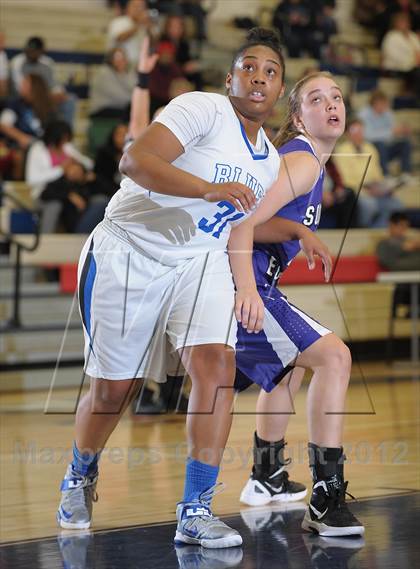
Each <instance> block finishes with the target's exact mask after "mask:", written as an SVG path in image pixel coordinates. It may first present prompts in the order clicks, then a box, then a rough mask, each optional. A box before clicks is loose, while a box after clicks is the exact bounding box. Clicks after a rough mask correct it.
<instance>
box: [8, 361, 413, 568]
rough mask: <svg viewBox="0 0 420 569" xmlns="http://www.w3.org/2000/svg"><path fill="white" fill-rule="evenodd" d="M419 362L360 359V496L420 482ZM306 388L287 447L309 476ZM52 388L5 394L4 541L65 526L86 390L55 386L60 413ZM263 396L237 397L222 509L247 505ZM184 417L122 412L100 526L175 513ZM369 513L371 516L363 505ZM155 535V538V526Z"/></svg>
mask: <svg viewBox="0 0 420 569" xmlns="http://www.w3.org/2000/svg"><path fill="white" fill-rule="evenodd" d="M418 372H419V370H416V373H414V372H413V368H408V367H402V368H392V367H390V366H384V365H372V364H363V365H362V366H361V369H358V368H357V366H354V374H353V381H352V384H351V387H350V390H349V396H348V407H347V411H348V413H349V414H348V416H347V418H346V427H345V441H346V443H347V448H346V454H347V458H348V460H347V464H346V478H347V479H350V486H349V491H350V492H351V493H352V494H354V495H355V496H356V497H358V498H372V497H378V496H383V495H395V496H398V495H400V494H401V493H407V492H415V491H418V490H420V484H419V424H420V423H419V405H418V403H419V382H418V376H419V373H418ZM75 373H78V371H77V370H75ZM361 373H362V374H363V376H364V379H362V378H361ZM416 377H417V380H416ZM305 391H306V387H305V386H303V388H302V390H301V392H300V393H299V395H298V397H297V400H296V405H295V412H296V413H295V415H294V416H293V417H292V419H291V423H290V429H289V434H288V437H287V440H288V443H289V444H288V447H287V450H288V452H289V455H290V456H291V457H292V458H293V467H292V469H291V477H292V478H293V479H295V480H299V481H302V482H305V483H306V484H307V485H308V486H309V484H310V477H309V470H308V468H307V458H306V441H307V437H306V421H305ZM46 395H47V394H46V392H44V391H42V392H41V391H40V392H36V393H33V392H32V393H28V392H27V393H19V394H4V395H2V399H1V407H2V411H3V413H2V417H1V464H0V480H1V494H0V501H1V520H0V528H1V540H2V542H11V541H22V540H28V539H33V538H44V537H47V536H51V537H54V536H56V535H57V531H58V528H57V527H56V523H55V510H56V507H57V503H58V499H59V490H58V488H59V484H60V481H61V478H62V476H63V473H64V470H65V467H66V464H67V462H68V457H69V453H70V450H71V444H72V438H73V419H74V417H73V414H72V413H68V411H69V409H70V410H71V409H73V408H74V403H75V401H76V396H77V391H76V390H62V391H59V393H58V394H55V401H54V409H55V411H56V412H55V413H51V414H44V412H43V409H44V406H45V401H46ZM256 396H257V391H255V390H250V391H248V392H245V393H243V394H241V395H240V396H239V397H238V399H237V401H236V405H235V416H234V420H233V428H232V432H231V435H230V438H229V442H228V448H227V450H226V453H225V461H224V464H223V467H222V472H221V475H220V480H221V481H223V482H225V483H226V484H227V488H226V490H225V491H224V492H223V493H222V494H220V495H219V496H217V497H216V499H215V503H214V506H215V507H214V509H215V511H216V512H217V513H218V514H220V515H227V514H230V515H232V514H235V513H238V512H239V510H240V504H239V501H238V496H239V493H240V490H241V488H242V486H243V484H244V483H245V481H246V480H247V477H248V476H249V471H250V465H251V461H252V434H253V431H254V423H255V421H254V417H253V413H254V409H255V401H256ZM60 411H62V412H63V411H64V413H60ZM184 419H185V417H184V416H182V415H181V416H179V415H178V416H177V415H166V416H163V417H160V416H159V417H157V416H152V417H145V418H142V419H140V420H136V421H133V420H132V418H131V416H130V415H129V414H128V415H126V416H125V417H124V418H123V420H122V421H121V423H120V425H119V427H118V428H117V430H116V431H115V433H114V434H113V435H112V437H111V439H110V441H109V444H108V447H107V449H106V450H105V452H104V453H103V457H102V461H101V478H100V482H99V485H98V493H99V501H98V503H97V504H95V510H94V525H93V528H92V529H93V530H94V531H102V530H109V529H113V528H121V527H127V526H137V525H140V524H141V525H143V524H152V523H153V524H156V523H157V522H159V523H160V522H169V521H173V520H174V518H175V515H174V512H175V504H176V502H177V500H179V499H180V498H181V496H182V488H183V476H184V464H183V463H184V459H185V453H186V447H185V427H184ZM360 517H361V519H362V521H364V520H363V516H362V511H361V512H360ZM413 523H414V522H413ZM150 536H151V539H153V538H152V536H153V532H152V533H151V534H150ZM369 539H370V536H369V531H368V532H367V535H366V540H367V541H368V540H369ZM15 566H17V565H15ZM32 566H34V565H32ZM41 566H42V565H41ZM101 567H102V565H101Z"/></svg>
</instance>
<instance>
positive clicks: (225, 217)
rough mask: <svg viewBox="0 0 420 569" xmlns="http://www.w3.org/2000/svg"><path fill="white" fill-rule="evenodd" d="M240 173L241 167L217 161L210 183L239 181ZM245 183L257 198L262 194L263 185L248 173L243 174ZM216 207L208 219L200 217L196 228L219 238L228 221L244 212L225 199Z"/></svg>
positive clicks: (237, 217) (239, 216)
mask: <svg viewBox="0 0 420 569" xmlns="http://www.w3.org/2000/svg"><path fill="white" fill-rule="evenodd" d="M241 174H242V168H241V167H240V166H235V167H232V166H230V164H222V163H217V164H216V166H215V173H214V177H213V182H212V183H213V184H226V183H227V182H240V181H241V180H240V177H241ZM245 185H246V186H248V187H249V188H251V190H252V191H253V192H254V195H255V197H256V198H257V200H259V199H261V198H262V197H263V196H264V188H263V186H262V185H261V184H260V183H259V182H258V180H257V179H256V178H255V177H254V176H252V175H251V174H249V173H247V174H246V176H245ZM217 207H218V208H220V209H221V211H218V212H217V213H215V215H214V216H213V218H212V219H210V220H209V219H207V218H206V217H202V218H201V219H200V221H199V222H198V228H199V229H201V231H204V232H205V233H210V234H211V235H212V237H215V238H216V239H219V237H220V236H221V234H222V232H223V230H224V229H225V227H226V225H227V224H228V223H231V222H233V221H237V220H238V219H240V218H241V217H243V216H244V215H245V214H244V213H242V212H238V211H237V210H236V208H235V206H233V205H232V204H231V203H229V202H227V201H221V202H219V203H218V204H217Z"/></svg>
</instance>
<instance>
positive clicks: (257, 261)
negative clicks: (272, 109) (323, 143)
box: [253, 135, 324, 284]
mask: <svg viewBox="0 0 420 569" xmlns="http://www.w3.org/2000/svg"><path fill="white" fill-rule="evenodd" d="M278 152H279V154H280V156H284V155H286V154H289V153H290V152H309V153H310V154H312V155H313V156H315V157H316V155H315V152H314V150H313V148H312V145H311V143H310V142H309V140H308V139H307V138H306V137H305V136H303V135H299V136H297V137H296V138H294V139H293V140H290V141H289V142H286V144H284V145H283V146H281V147H280V148H279V150H278ZM317 160H318V159H317ZM323 181H324V169H322V170H321V169H320V173H319V177H318V179H317V181H316V182H315V184H314V185H313V187H312V189H311V191H310V192H308V193H307V194H304V195H303V196H299V197H297V198H296V199H294V200H292V201H291V202H289V203H288V204H287V205H285V206H284V207H283V208H281V209H280V210H279V211H278V212H277V214H276V215H278V216H279V217H284V218H286V219H290V220H291V221H296V222H298V223H303V224H304V225H306V227H308V228H309V229H311V230H312V231H316V229H317V227H318V224H319V219H320V217H321V202H322V184H323ZM299 251H300V245H299V241H297V240H292V241H285V242H283V243H254V253H253V263H254V271H255V278H256V280H257V284H264V283H266V282H269V283H272V284H273V283H275V282H276V281H277V280H278V279H279V278H280V276H281V274H282V273H283V272H284V271H285V270H286V269H287V267H288V265H289V264H290V263H291V262H292V261H293V259H294V258H295V257H296V255H297V254H298V253H299Z"/></svg>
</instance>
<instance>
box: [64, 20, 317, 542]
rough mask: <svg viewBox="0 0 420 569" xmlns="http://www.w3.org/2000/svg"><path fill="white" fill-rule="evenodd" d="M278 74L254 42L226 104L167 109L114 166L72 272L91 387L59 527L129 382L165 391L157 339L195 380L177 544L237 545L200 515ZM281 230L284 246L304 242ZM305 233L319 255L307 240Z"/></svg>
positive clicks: (241, 53) (81, 522)
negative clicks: (236, 282)
mask: <svg viewBox="0 0 420 569" xmlns="http://www.w3.org/2000/svg"><path fill="white" fill-rule="evenodd" d="M283 75H284V61H283V56H282V54H281V50H280V45H279V41H278V38H277V37H276V36H275V34H273V33H272V32H270V31H265V30H262V29H258V28H257V29H255V30H252V31H251V32H250V34H249V36H248V39H247V42H246V43H245V44H244V45H243V46H242V47H241V48H240V49H239V50H238V52H237V53H236V55H235V57H234V60H233V63H232V68H231V72H230V73H229V74H228V76H227V80H226V86H227V89H228V96H222V95H216V94H209V93H189V94H187V95H183V96H181V97H178V98H177V99H175V100H173V101H172V102H171V103H170V104H169V105H168V106H167V107H166V108H165V110H164V111H162V113H161V114H160V115H159V117H158V118H157V120H156V121H155V122H154V123H153V124H152V125H151V126H150V127H148V128H147V129H146V131H145V132H144V133H143V134H142V135H141V136H140V137H139V138H138V139H137V140H136V141H135V142H134V143H133V144H132V145H131V146H130V148H129V149H128V151H127V152H126V154H125V155H124V157H123V159H122V163H121V169H122V172H123V173H124V174H126V175H127V178H125V179H124V180H123V182H122V184H121V188H120V190H119V191H118V192H117V193H116V194H115V195H114V197H113V198H112V200H111V201H110V203H109V205H108V208H107V210H106V214H105V219H104V221H103V222H102V223H101V224H99V226H98V227H97V228H96V229H95V230H94V232H93V233H92V235H91V236H90V237H89V239H88V241H87V243H86V245H85V247H84V250H83V252H82V255H81V259H80V265H79V266H80V269H79V302H80V311H81V315H82V319H83V324H84V332H85V360H86V362H85V371H86V373H87V374H89V375H90V376H91V378H92V380H91V384H90V390H89V392H88V394H87V395H86V396H85V397H84V398H83V399H82V400H81V402H80V404H79V406H78V410H77V414H76V436H75V441H74V447H73V450H74V452H73V461H72V463H71V464H70V465H69V467H68V469H67V472H66V475H65V478H64V480H63V483H62V486H61V490H62V499H61V503H60V507H59V510H58V514H57V517H58V521H59V523H60V525H61V526H62V527H64V528H69V529H73V528H75V529H77V528H88V527H89V526H90V523H91V517H92V502H93V501H94V500H95V499H96V491H95V488H96V483H97V478H98V459H99V455H100V452H101V449H103V447H104V445H105V444H106V441H107V440H108V438H109V436H110V435H111V433H112V431H113V430H114V428H115V426H116V425H117V423H118V421H119V419H120V417H121V414H122V413H123V411H124V409H125V408H126V407H127V405H128V403H129V400H130V398H131V397H132V396H133V395H134V394H135V392H136V389H138V384H139V382H138V379H140V378H152V379H155V380H157V381H162V380H165V378H166V370H165V369H164V367H163V363H162V362H163V361H164V359H165V358H163V357H162V358H160V357H158V356H159V355H160V354H161V353H162V354H163V353H164V351H165V345H166V341H167V339H168V340H169V342H170V344H171V346H172V348H173V350H174V351H176V352H177V353H178V354H179V355H180V358H181V360H182V364H183V365H184V367H185V368H186V370H187V372H188V374H189V375H190V377H191V379H192V391H191V396H190V403H189V414H188V418H187V437H188V453H189V458H188V460H187V466H186V482H185V492H184V498H183V500H182V502H181V503H179V504H178V508H177V519H178V527H177V532H176V541H178V542H183V543H193V544H201V545H202V546H204V547H230V546H235V545H240V544H241V543H242V538H241V536H240V535H239V534H238V532H237V531H235V530H233V529H231V528H229V527H228V526H227V525H226V524H224V523H223V522H222V521H220V520H219V519H217V518H215V517H213V515H212V512H211V509H210V502H211V497H212V495H213V493H214V488H215V485H216V480H217V475H218V470H219V463H220V460H221V456H222V453H223V449H224V447H225V443H226V439H227V436H228V434H229V430H230V424H231V414H230V410H231V406H232V400H233V389H232V386H233V381H234V375H235V356H234V346H235V342H236V326H237V324H236V322H235V319H234V317H232V312H233V308H234V287H233V281H232V275H231V271H230V267H229V261H228V256H227V254H226V245H227V242H228V238H229V234H230V229H231V226H232V225H233V224H235V223H240V222H241V221H243V220H244V219H246V217H247V216H248V215H249V214H250V212H251V210H252V208H253V207H254V206H255V205H257V204H258V203H259V201H260V200H261V199H262V197H263V196H264V193H265V191H266V190H267V189H268V188H269V187H270V186H271V185H272V183H273V182H274V180H275V179H276V177H277V175H278V170H279V156H278V153H277V151H276V150H275V148H274V147H273V146H272V145H271V143H270V142H269V141H268V139H267V137H266V135H265V133H264V131H263V129H262V124H263V123H264V121H265V120H266V119H267V118H268V116H269V115H270V113H271V111H272V109H273V107H274V105H275V103H276V101H277V100H278V98H279V97H280V96H281V94H282V92H283ZM292 225H293V230H292V229H291V230H290V231H291V232H290V234H289V235H288V236H285V237H284V238H300V237H303V235H302V234H303V230H302V234H301V233H300V231H301V230H300V229H298V230H297V231H298V233H295V232H294V231H295V224H293V223H292ZM296 225H298V224H296ZM298 227H299V225H298ZM300 227H302V226H300ZM305 235H306V236H307V238H308V247H309V248H311V244H312V245H313V246H314V247H315V248H316V246H317V243H318V242H317V241H316V240H315V239H314V238H313V237H312V233H311V232H309V231H308V232H307V233H306V234H305ZM237 294H238V295H241V294H247V293H246V291H245V292H244V293H243V292H242V291H240V290H238V291H237ZM248 296H249V295H248ZM258 302H259V303H260V304H261V306H260V309H259V310H260V312H261V313H262V311H263V308H262V301H261V300H260V298H259V296H258V293H256V295H255V298H253V305H255V303H258ZM259 325H261V322H259ZM257 326H258V324H257V323H256V324H255V325H254V326H253V327H250V332H252V331H254V329H257Z"/></svg>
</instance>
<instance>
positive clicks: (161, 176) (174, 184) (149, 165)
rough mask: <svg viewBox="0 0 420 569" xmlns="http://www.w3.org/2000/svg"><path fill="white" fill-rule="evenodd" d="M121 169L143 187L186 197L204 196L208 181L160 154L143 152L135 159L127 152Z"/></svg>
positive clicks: (160, 192) (121, 163) (122, 160)
mask: <svg viewBox="0 0 420 569" xmlns="http://www.w3.org/2000/svg"><path fill="white" fill-rule="evenodd" d="M120 171H121V173H122V174H125V175H126V176H128V177H129V178H131V179H132V180H133V181H134V182H136V184H139V185H140V186H142V187H143V188H146V189H147V190H150V191H152V192H157V193H159V194H166V195H170V196H177V197H184V198H203V197H204V195H205V194H206V193H207V191H208V189H207V188H208V182H206V181H205V180H203V179H202V178H199V177H198V176H194V175H193V174H190V173H188V172H186V171H184V170H180V169H179V168H177V167H176V166H173V165H172V164H170V163H168V162H166V161H165V160H163V159H162V158H160V157H159V156H156V155H154V154H149V153H147V152H142V153H141V154H139V155H136V157H135V159H134V158H133V156H132V155H131V154H130V151H128V152H126V153H125V154H124V155H123V157H122V159H121V162H120Z"/></svg>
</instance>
